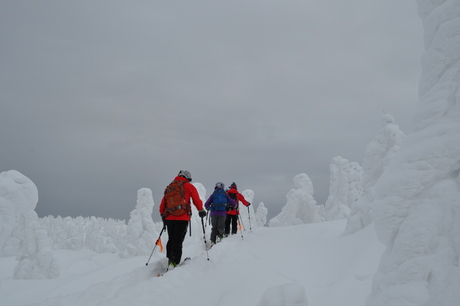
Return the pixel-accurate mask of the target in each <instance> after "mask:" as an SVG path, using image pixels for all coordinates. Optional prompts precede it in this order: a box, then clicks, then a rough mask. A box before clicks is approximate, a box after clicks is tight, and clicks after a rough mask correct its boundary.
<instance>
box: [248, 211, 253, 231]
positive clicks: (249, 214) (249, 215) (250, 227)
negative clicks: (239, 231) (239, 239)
mask: <svg viewBox="0 0 460 306" xmlns="http://www.w3.org/2000/svg"><path fill="white" fill-rule="evenodd" d="M248 217H249V231H252V226H251V213H250V212H249V206H248Z"/></svg>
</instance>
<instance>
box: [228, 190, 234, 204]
mask: <svg viewBox="0 0 460 306" xmlns="http://www.w3.org/2000/svg"><path fill="white" fill-rule="evenodd" d="M228 196H229V197H230V198H231V199H232V200H235V202H236V192H229V193H228Z"/></svg>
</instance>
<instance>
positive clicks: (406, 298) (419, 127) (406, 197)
mask: <svg viewBox="0 0 460 306" xmlns="http://www.w3.org/2000/svg"><path fill="white" fill-rule="evenodd" d="M418 6H419V14H420V16H421V18H422V21H423V24H424V29H425V38H424V40H425V54H424V57H423V61H422V77H421V80H420V90H419V96H420V101H419V103H418V104H417V106H416V109H415V116H414V122H413V132H412V133H411V134H408V135H407V137H406V140H405V141H404V143H403V144H402V145H401V148H400V150H399V152H398V154H397V155H396V156H395V157H394V158H393V159H392V160H391V161H390V164H389V165H388V167H387V169H386V170H385V171H384V172H383V174H382V176H381V177H380V179H379V180H378V181H377V183H376V184H375V186H374V194H375V200H374V203H373V204H372V205H373V208H372V216H373V219H374V224H375V228H376V232H377V235H378V237H379V240H380V241H381V242H382V243H384V244H385V245H386V250H385V252H384V254H383V256H382V259H381V263H380V266H379V269H378V271H377V273H376V275H375V276H374V280H373V286H372V292H371V294H370V296H369V297H368V298H367V301H366V304H367V305H369V306H383V305H385V306H406V305H407V306H408V305H411V306H415V305H420V306H421V305H424V306H452V305H459V301H460V290H459V288H460V266H459V258H460V90H459V89H460V52H459V49H460V32H459V30H458V29H459V28H460V1H458V0H443V1H439V0H423V1H422V0H419V1H418Z"/></svg>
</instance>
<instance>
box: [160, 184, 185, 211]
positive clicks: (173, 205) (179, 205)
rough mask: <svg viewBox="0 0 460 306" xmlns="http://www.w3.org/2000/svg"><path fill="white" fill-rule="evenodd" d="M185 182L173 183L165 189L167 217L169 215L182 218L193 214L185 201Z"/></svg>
mask: <svg viewBox="0 0 460 306" xmlns="http://www.w3.org/2000/svg"><path fill="white" fill-rule="evenodd" d="M184 183H187V182H185V181H172V182H171V183H170V184H169V185H168V186H167V187H166V189H165V193H164V198H165V212H164V215H165V217H167V216H169V215H173V216H181V215H184V214H190V213H191V207H190V204H188V203H187V202H186V201H185V196H184Z"/></svg>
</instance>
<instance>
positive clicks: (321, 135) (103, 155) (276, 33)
mask: <svg viewBox="0 0 460 306" xmlns="http://www.w3.org/2000/svg"><path fill="white" fill-rule="evenodd" d="M421 32H422V26H421V24H420V22H419V18H418V16H417V13H416V3H415V2H414V3H412V2H406V1H404V2H400V1H396V0H389V1H385V2H382V3H379V2H378V3H375V2H369V1H364V0H353V1H352V2H347V3H338V2H337V1H331V0H328V1H293V2H285V1H231V2H211V1H193V2H190V1H177V2H176V1H173V2H171V1H169V2H155V1H153V2H152V1H131V2H129V3H128V2H126V3H125V2H121V1H115V2H114V1H98V2H92V1H79V2H74V3H63V2H56V1H40V2H33V1H28V2H21V3H19V2H13V1H10V2H7V3H2V4H1V6H0V38H1V41H2V52H1V54H0V65H1V69H0V103H1V104H0V146H1V148H2V154H1V165H2V169H1V170H2V171H3V170H10V169H15V170H18V171H20V172H22V173H23V174H25V175H26V176H28V177H30V178H31V179H32V180H33V181H34V182H35V184H36V185H37V187H38V189H39V196H40V200H39V204H38V206H37V211H38V213H39V214H40V215H47V214H53V215H58V214H60V215H72V216H76V215H84V216H88V215H96V216H102V217H114V218H120V219H128V218H129V212H130V211H131V210H132V209H133V207H134V205H135V202H136V192H137V190H138V189H139V188H142V187H148V188H151V189H152V191H153V193H154V200H155V202H156V203H157V204H158V203H159V201H160V199H161V196H162V192H163V189H164V187H165V186H166V184H167V183H168V182H169V181H170V180H172V178H173V177H174V176H175V175H176V174H177V172H178V171H179V170H180V169H181V168H186V169H188V170H190V171H191V172H192V174H193V176H194V181H197V182H200V183H202V184H203V185H204V186H205V187H206V188H207V189H208V190H211V189H212V187H213V185H214V183H215V182H216V181H224V182H225V183H226V184H230V183H231V182H232V181H236V182H237V183H238V184H239V186H240V189H247V188H249V189H253V190H254V192H255V199H254V201H255V203H254V204H255V205H257V204H258V203H259V202H261V201H263V202H264V203H265V204H266V206H267V207H268V208H269V211H270V215H271V216H274V215H275V214H277V213H278V212H279V211H280V209H281V207H282V206H284V204H285V195H286V193H287V192H288V191H289V189H290V188H292V187H293V183H292V178H293V176H294V175H296V174H298V173H300V172H305V173H307V174H308V175H309V176H310V178H311V179H312V181H313V185H314V188H315V198H316V200H317V201H318V203H324V201H325V200H326V197H327V194H328V188H329V164H330V161H331V159H332V158H333V157H335V156H337V155H341V156H342V157H344V158H347V159H349V160H351V161H357V162H361V161H362V158H363V155H364V150H365V146H366V145H367V143H369V142H370V140H371V139H372V138H373V137H374V135H375V134H376V133H377V131H378V130H379V129H380V118H381V115H382V114H383V112H384V111H385V112H387V113H390V114H392V115H393V116H394V117H395V118H396V120H397V121H398V123H399V124H400V126H401V128H402V129H403V130H404V131H405V132H409V129H410V120H411V110H412V107H413V105H414V104H415V102H416V101H417V92H418V78H419V74H420V68H419V66H420V64H419V62H420V57H421V54H422V51H423V50H422V45H423V44H422V34H421Z"/></svg>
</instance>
